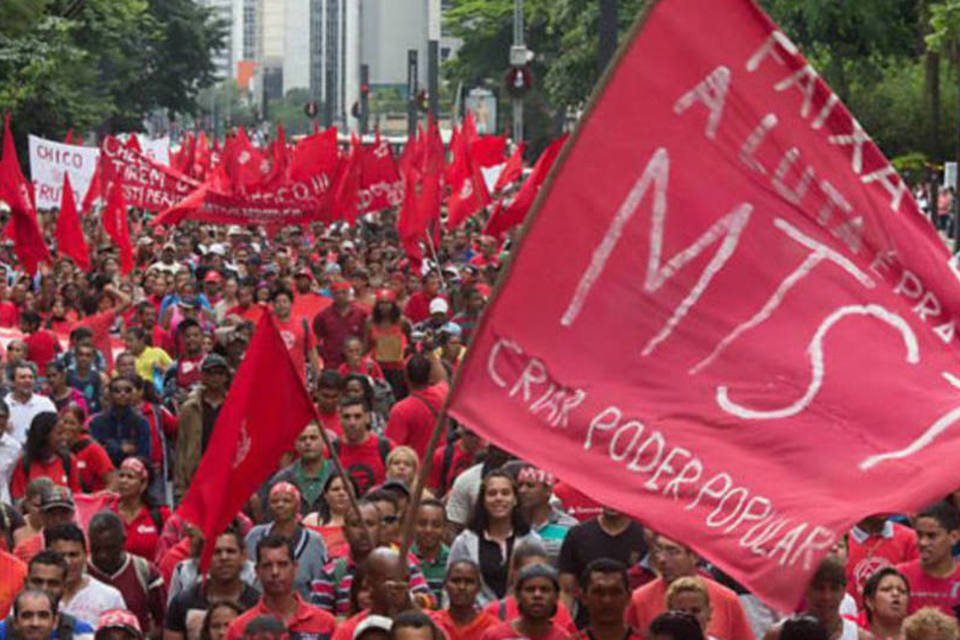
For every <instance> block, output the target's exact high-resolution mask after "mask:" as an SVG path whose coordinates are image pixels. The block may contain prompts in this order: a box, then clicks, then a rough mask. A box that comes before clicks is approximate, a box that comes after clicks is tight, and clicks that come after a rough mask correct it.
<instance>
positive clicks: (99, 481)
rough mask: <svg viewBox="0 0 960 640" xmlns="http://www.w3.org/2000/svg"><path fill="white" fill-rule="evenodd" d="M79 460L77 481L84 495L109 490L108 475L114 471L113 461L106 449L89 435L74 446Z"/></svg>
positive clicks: (81, 438) (85, 435) (74, 452)
mask: <svg viewBox="0 0 960 640" xmlns="http://www.w3.org/2000/svg"><path fill="white" fill-rule="evenodd" d="M73 455H74V456H76V458H77V479H78V481H79V482H80V490H81V491H82V492H83V493H96V492H98V491H103V490H104V489H106V488H107V481H106V478H107V474H109V473H110V472H111V471H113V469H114V466H113V461H112V460H110V456H109V455H107V451H106V449H104V448H103V446H101V445H100V443H99V442H97V441H96V440H94V439H93V438H91V437H90V435H89V434H84V435H82V436H80V439H79V440H78V441H77V442H76V444H74V445H73Z"/></svg>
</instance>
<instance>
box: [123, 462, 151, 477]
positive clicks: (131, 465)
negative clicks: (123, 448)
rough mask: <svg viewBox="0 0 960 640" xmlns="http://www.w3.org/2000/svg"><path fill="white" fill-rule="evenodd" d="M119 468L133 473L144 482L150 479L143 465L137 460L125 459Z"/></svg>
mask: <svg viewBox="0 0 960 640" xmlns="http://www.w3.org/2000/svg"><path fill="white" fill-rule="evenodd" d="M120 468H121V469H126V470H128V471H133V472H134V473H135V474H137V475H138V476H140V479H141V480H143V481H144V482H146V481H147V480H148V479H149V478H150V473H149V472H148V471H147V467H146V465H144V464H143V462H142V461H141V460H140V459H139V458H125V459H124V461H123V462H121V463H120Z"/></svg>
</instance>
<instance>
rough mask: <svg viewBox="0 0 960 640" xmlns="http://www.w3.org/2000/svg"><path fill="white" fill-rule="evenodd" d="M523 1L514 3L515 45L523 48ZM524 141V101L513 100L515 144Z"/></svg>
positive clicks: (516, 0)
mask: <svg viewBox="0 0 960 640" xmlns="http://www.w3.org/2000/svg"><path fill="white" fill-rule="evenodd" d="M523 32H524V29H523V0H514V1H513V45H514V46H515V47H522V46H524V45H525V44H526V43H525V42H524V38H523ZM521 140H523V100H522V99H520V98H514V99H513V142H514V144H519V142H520V141H521Z"/></svg>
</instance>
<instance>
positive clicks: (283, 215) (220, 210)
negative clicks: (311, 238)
mask: <svg viewBox="0 0 960 640" xmlns="http://www.w3.org/2000/svg"><path fill="white" fill-rule="evenodd" d="M297 193H299V190H294V189H293V187H288V186H281V187H277V188H275V189H273V190H271V191H269V192H265V193H256V194H252V195H238V194H230V193H225V192H221V191H217V190H215V189H214V188H213V186H212V184H211V182H210V181H207V182H205V183H203V184H202V185H200V186H199V187H198V188H197V189H196V190H195V191H193V192H191V193H190V194H188V195H187V196H186V197H184V198H183V199H182V200H180V201H179V202H177V203H175V204H173V205H172V206H171V207H170V208H168V209H165V210H163V211H161V212H160V215H158V216H157V217H156V218H154V219H153V220H152V221H151V222H150V226H152V227H156V226H161V225H177V224H180V223H181V222H183V221H184V220H195V221H197V222H209V223H213V224H239V225H246V224H262V225H281V226H284V225H306V224H309V223H310V222H314V221H317V220H323V219H324V218H323V215H324V214H325V213H326V212H325V210H324V207H323V206H322V203H321V202H320V201H319V200H318V199H315V198H312V197H307V198H303V199H300V198H295V197H294V196H295V195H296V194H297ZM284 195H286V196H287V197H286V198H284V197H283V196H284Z"/></svg>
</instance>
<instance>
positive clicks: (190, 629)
mask: <svg viewBox="0 0 960 640" xmlns="http://www.w3.org/2000/svg"><path fill="white" fill-rule="evenodd" d="M259 600H260V592H258V591H257V590H256V589H254V588H253V587H251V586H250V585H248V584H244V585H243V591H242V592H241V593H240V600H239V602H238V604H239V605H240V606H241V607H243V609H244V611H246V610H247V609H249V608H251V607H252V606H253V605H255V604H257V602H258V601H259ZM209 606H210V603H209V602H208V601H207V594H206V592H205V590H204V589H203V585H202V584H195V585H193V586H192V587H190V588H189V589H187V590H186V591H181V592H180V593H178V594H177V596H176V597H175V598H174V599H173V600H171V601H170V606H168V607H167V616H166V618H165V619H164V621H163V627H164V628H165V629H169V630H170V631H176V632H178V633H182V634H184V637H185V638H186V639H187V640H196V639H197V638H199V637H200V630H201V629H202V627H203V618H204V616H206V613H207V608H208V607H209Z"/></svg>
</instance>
